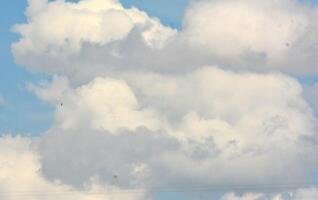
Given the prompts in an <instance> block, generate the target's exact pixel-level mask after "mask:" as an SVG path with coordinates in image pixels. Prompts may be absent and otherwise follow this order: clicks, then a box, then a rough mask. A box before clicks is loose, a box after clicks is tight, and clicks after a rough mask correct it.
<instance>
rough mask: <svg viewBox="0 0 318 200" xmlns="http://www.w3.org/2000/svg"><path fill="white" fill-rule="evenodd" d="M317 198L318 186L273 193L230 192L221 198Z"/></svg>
mask: <svg viewBox="0 0 318 200" xmlns="http://www.w3.org/2000/svg"><path fill="white" fill-rule="evenodd" d="M317 198H318V192H317V188H314V187H311V188H302V189H298V190H293V191H289V192H285V193H278V194H277V193H276V194H271V195H268V194H264V193H245V194H243V195H236V194H234V193H228V194H225V195H224V196H223V197H222V198H221V200H307V199H308V200H311V199H317Z"/></svg>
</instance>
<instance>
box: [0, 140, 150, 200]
mask: <svg viewBox="0 0 318 200" xmlns="http://www.w3.org/2000/svg"><path fill="white" fill-rule="evenodd" d="M40 169H41V163H40V160H39V156H38V155H37V153H36V152H35V151H34V150H33V148H32V140H31V139H28V138H22V137H15V138H13V137H10V136H3V137H1V138H0V188H1V194H0V198H1V199H7V200H18V199H21V198H23V199H31V198H32V199H34V200H52V199H56V198H59V199H70V200H102V199H103V200H106V199H121V200H137V199H138V200H140V199H146V197H147V195H146V193H145V192H144V191H139V193H137V192H136V193H135V194H132V193H124V192H123V191H120V190H119V189H118V188H115V187H113V186H105V185H99V184H98V182H97V181H94V180H92V182H91V184H90V185H87V187H86V188H85V189H83V190H77V189H75V188H72V187H71V186H68V185H64V184H61V183H58V182H55V183H54V182H49V181H47V180H46V179H45V178H44V177H43V176H42V174H41V172H40V171H39V170H40ZM121 192H122V193H121ZM147 199H149V198H147Z"/></svg>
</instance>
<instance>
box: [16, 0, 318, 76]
mask: <svg viewBox="0 0 318 200" xmlns="http://www.w3.org/2000/svg"><path fill="white" fill-rule="evenodd" d="M317 15H318V11H317V8H315V7H310V6H308V5H305V4H303V3H300V2H297V1H294V0H279V1H266V2H265V1H262V0H257V1H248V0H240V1H235V0H226V1H218V0H216V1H211V0H201V1H193V2H192V4H190V6H189V8H188V10H187V12H186V15H185V18H184V19H183V27H182V29H181V30H179V31H178V32H177V31H176V30H173V29H171V28H169V27H165V26H163V25H162V24H161V23H160V21H159V20H158V19H156V18H152V17H149V16H148V15H147V14H146V13H145V12H142V11H140V10H138V9H137V8H130V9H125V8H123V7H122V5H121V4H120V3H119V2H117V1H115V0H107V1H101V0H82V1H80V2H78V3H70V2H64V1H57V2H55V1H53V2H47V1H45V0H42V1H35V0H31V1H30V2H29V7H28V10H27V17H28V19H29V20H28V23H26V24H20V25H16V26H15V27H14V30H15V31H16V32H18V33H19V34H21V39H20V40H19V41H18V42H16V43H15V44H13V46H12V49H13V53H14V55H15V59H16V62H17V63H19V64H21V65H23V66H26V67H28V68H30V69H32V70H36V71H44V72H47V73H51V74H54V73H59V74H66V75H67V76H72V79H73V80H75V81H77V82H78V81H79V82H81V81H88V80H90V79H92V78H94V77H95V76H97V75H98V74H99V75H100V74H104V75H108V74H109V73H114V72H118V71H120V72H122V71H127V70H128V71H129V70H130V71H131V70H141V71H152V72H165V73H176V72H185V71H191V70H196V69H197V68H198V67H200V66H202V65H211V64H213V65H214V64H217V65H219V66H220V67H222V68H230V69H235V70H242V69H243V70H254V71H262V72H264V71H272V70H280V71H283V72H287V73H290V74H308V73H317V70H316V69H317V66H316V63H317V57H318V56H317V55H316V52H317V45H316V43H317V39H316V37H315V36H316V35H317V31H318V28H317V26H318V24H317V22H316V20H315V19H316V17H317ZM47 24H50V26H47ZM87 66H90V67H87Z"/></svg>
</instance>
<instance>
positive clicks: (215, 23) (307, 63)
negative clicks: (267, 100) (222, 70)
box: [183, 0, 318, 73]
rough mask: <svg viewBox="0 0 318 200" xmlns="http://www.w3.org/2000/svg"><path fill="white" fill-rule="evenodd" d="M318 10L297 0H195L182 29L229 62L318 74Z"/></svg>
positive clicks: (190, 38)
mask: <svg viewBox="0 0 318 200" xmlns="http://www.w3.org/2000/svg"><path fill="white" fill-rule="evenodd" d="M317 14H318V12H317V9H316V8H311V7H308V6H306V5H304V4H302V3H300V2H298V1H293V0H278V1H262V0H256V1H249V0H225V1H223V0H213V1H211V0H202V1H194V2H193V3H192V6H190V8H189V9H188V11H187V14H186V17H185V20H184V30H183V33H184V34H185V36H184V37H185V40H188V42H189V43H190V44H191V45H192V46H194V48H197V49H199V50H200V51H203V52H205V53H206V54H207V55H210V56H212V57H215V58H214V60H218V61H217V62H223V63H225V64H226V65H228V66H230V67H234V68H235V67H239V68H250V69H254V70H259V71H267V70H268V69H278V70H283V71H285V72H292V73H300V72H301V73H304V72H305V73H312V72H314V73H317V70H316V69H317V66H316V63H317V60H316V57H317V55H316V53H315V52H317V46H316V45H315V44H316V43H317V41H316V39H314V38H313V37H314V35H317V30H318V29H317V22H316V20H315V18H316V16H317ZM314 54H315V56H314Z"/></svg>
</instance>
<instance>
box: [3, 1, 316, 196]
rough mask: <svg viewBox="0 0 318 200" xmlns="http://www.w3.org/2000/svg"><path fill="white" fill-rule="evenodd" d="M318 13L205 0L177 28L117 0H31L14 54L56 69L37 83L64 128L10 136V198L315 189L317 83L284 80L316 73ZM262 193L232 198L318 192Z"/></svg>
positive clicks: (297, 6) (30, 64) (278, 4)
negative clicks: (22, 191) (20, 194)
mask: <svg viewBox="0 0 318 200" xmlns="http://www.w3.org/2000/svg"><path fill="white" fill-rule="evenodd" d="M317 14H318V12H317V10H316V8H313V7H309V6H306V5H304V4H301V3H299V2H296V1H293V0H275V1H266V2H265V1H261V0H256V1H249V0H222V1H221V0H201V1H194V2H192V4H191V5H190V7H189V8H188V10H187V12H186V15H185V18H184V21H183V28H182V29H181V30H179V31H176V30H173V29H172V28H169V27H166V26H163V25H162V24H161V23H160V21H159V20H158V19H156V18H153V17H149V16H148V15H147V14H146V13H145V12H143V11H140V10H138V9H137V8H128V9H126V8H124V7H123V6H122V5H121V4H120V3H119V2H118V1H116V0H81V1H79V2H78V3H70V2H65V1H50V2H49V1H47V0H29V6H28V8H27V11H26V15H27V18H28V22H27V23H26V24H21V25H16V26H15V27H14V30H15V31H16V32H18V33H20V34H21V38H20V40H19V41H18V42H16V43H14V44H13V46H12V50H13V53H14V56H15V59H16V61H17V63H19V64H21V65H23V66H25V67H27V68H28V69H31V70H36V71H41V72H46V73H49V74H51V75H53V78H52V80H50V81H47V82H43V83H41V84H34V83H33V84H30V85H29V89H30V90H31V91H33V92H34V93H35V94H36V95H37V96H38V97H39V98H40V99H42V100H43V101H44V102H47V103H49V104H51V105H52V106H54V107H55V113H54V121H53V122H52V125H51V128H50V129H49V130H48V131H47V132H46V133H44V134H43V135H42V136H40V137H39V138H33V139H25V138H10V137H5V138H2V139H1V141H0V142H1V143H3V145H0V147H1V148H0V156H2V157H3V158H4V159H3V160H4V161H3V165H2V166H3V167H1V168H0V180H3V181H1V184H2V183H3V184H2V185H1V184H0V190H1V191H4V192H8V193H10V192H11V193H14V191H15V190H17V188H26V190H28V191H30V193H31V195H33V198H34V199H36V200H37V199H43V198H42V197H40V196H37V193H36V191H38V190H40V191H48V192H50V191H52V192H56V193H61V195H62V194H65V193H67V195H71V197H69V198H67V199H71V198H74V199H83V200H84V199H85V200H86V199H87V200H89V199H94V200H99V199H107V198H108V197H96V196H92V194H91V193H94V191H95V192H97V193H103V192H104V193H105V192H107V191H108V190H109V188H111V189H112V188H115V189H118V190H119V191H121V192H122V193H123V194H124V193H125V191H126V190H127V189H131V188H143V189H144V190H145V191H141V192H140V193H138V194H131V193H129V194H127V195H126V196H125V195H124V196H123V197H109V198H110V199H136V200H137V199H138V200H140V199H149V198H151V196H149V195H148V194H147V192H149V191H148V190H147V188H150V189H151V188H175V187H185V188H193V187H212V188H213V187H216V186H220V185H231V186H233V187H234V186H240V185H255V186H260V187H261V186H262V185H270V184H274V185H275V184H276V185H284V184H291V185H295V184H296V185H297V186H299V187H302V186H305V185H307V184H306V183H307V182H308V180H310V177H312V176H313V175H314V174H315V173H316V171H315V170H316V168H317V166H318V160H317V158H316V153H317V150H318V149H317V139H318V135H317V119H316V118H315V115H314V109H313V108H312V107H313V106H312V105H314V103H312V102H311V101H309V103H308V102H307V101H306V99H305V97H304V94H306V96H307V97H308V98H309V99H310V100H312V99H313V98H312V96H315V94H316V89H315V88H314V87H312V88H314V89H312V88H310V89H306V90H304V89H303V87H302V85H301V84H300V83H298V82H297V80H296V79H294V78H292V77H291V76H289V75H286V74H284V73H285V72H288V73H289V74H295V73H297V74H299V73H311V72H314V73H317V66H316V63H317V62H316V61H317V57H318V56H317V55H316V54H317V51H316V49H317V47H316V43H317V42H318V41H317V37H316V35H317V30H318V29H317V25H318V24H317V22H316V21H315V20H314V19H315V16H317ZM273 71H275V72H273ZM31 144H32V145H31ZM24 162H25V163H24ZM8 163H14V164H11V165H14V166H15V167H10V166H11V165H9V164H8ZM19 166H26V167H23V169H22V168H21V167H19ZM25 169H26V170H28V173H25ZM16 173H18V174H19V173H23V175H21V176H20V175H19V177H18V178H17V179H14V180H13V179H11V178H10V177H11V176H12V175H13V174H16ZM229 189H230V190H231V188H229ZM247 190H248V189H247ZM262 192H263V191H261V192H260V193H246V194H243V195H236V194H234V193H229V194H225V195H224V196H223V197H221V199H222V200H236V199H242V200H260V199H272V200H274V199H275V200H278V199H295V200H304V199H316V197H317V190H316V189H315V188H312V189H298V190H295V191H292V192H291V193H286V194H285V193H283V192H282V193H280V192H279V193H273V194H272V193H271V194H267V193H265V191H264V193H262ZM63 197H64V196H63ZM47 198H48V199H50V198H53V197H51V196H50V197H47ZM64 198H66V197H64ZM13 199H14V198H13Z"/></svg>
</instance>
